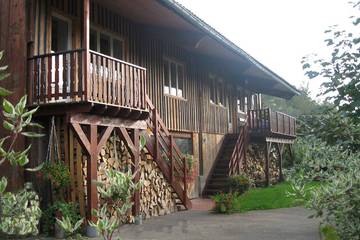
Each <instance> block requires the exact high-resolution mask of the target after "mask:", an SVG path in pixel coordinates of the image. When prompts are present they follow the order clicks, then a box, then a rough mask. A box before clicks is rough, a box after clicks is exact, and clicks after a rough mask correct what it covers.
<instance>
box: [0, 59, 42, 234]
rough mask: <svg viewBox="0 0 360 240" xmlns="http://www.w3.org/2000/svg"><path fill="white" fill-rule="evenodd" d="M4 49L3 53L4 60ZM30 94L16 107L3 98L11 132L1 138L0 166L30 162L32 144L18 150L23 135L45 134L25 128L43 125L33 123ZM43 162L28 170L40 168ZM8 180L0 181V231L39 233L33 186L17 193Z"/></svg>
mask: <svg viewBox="0 0 360 240" xmlns="http://www.w3.org/2000/svg"><path fill="white" fill-rule="evenodd" d="M2 57H3V52H0V60H1V59H2ZM6 70H7V66H3V67H0V81H1V80H4V79H5V78H7V77H8V76H10V74H9V73H7V72H6ZM10 94H11V91H9V90H7V89H5V88H3V87H0V97H6V96H8V95H10ZM26 99H27V97H26V96H23V97H22V98H21V99H20V101H19V102H18V103H17V104H16V105H15V106H14V105H13V104H12V103H11V102H9V101H8V100H6V99H3V101H2V116H3V118H2V119H3V124H2V126H3V128H4V129H5V130H7V131H8V132H9V134H8V136H6V137H4V138H0V167H1V165H2V164H3V163H5V161H8V162H9V163H10V164H11V165H12V166H20V167H23V166H25V165H26V164H27V163H28V162H29V159H28V156H27V155H28V152H29V150H30V147H31V145H29V146H28V147H26V149H25V150H21V151H17V150H15V149H14V147H15V145H16V142H17V140H18V139H19V136H21V135H23V136H25V137H41V136H42V134H38V133H35V132H32V131H25V130H24V129H26V128H28V127H37V128H42V126H41V125H39V124H37V123H34V122H32V117H33V114H34V113H35V112H36V111H37V108H35V109H32V110H29V111H28V110H27V108H26V103H27V102H26ZM41 167H42V165H39V166H37V167H35V168H32V169H26V170H28V171H38V170H40V169H41ZM6 186H7V179H6V178H5V177H2V178H1V180H0V203H1V204H0V232H2V233H3V234H6V235H29V234H30V235H36V234H37V233H38V229H37V227H38V223H39V219H40V216H41V210H40V208H39V197H38V196H37V194H36V193H35V192H34V191H32V190H31V189H29V188H25V189H23V190H21V191H19V192H17V193H10V192H5V189H6Z"/></svg>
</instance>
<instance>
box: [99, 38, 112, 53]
mask: <svg viewBox="0 0 360 240" xmlns="http://www.w3.org/2000/svg"><path fill="white" fill-rule="evenodd" d="M100 53H102V54H105V55H109V56H110V54H111V49H110V37H109V36H108V35H105V34H103V33H101V34H100Z"/></svg>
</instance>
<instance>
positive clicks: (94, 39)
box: [90, 30, 98, 51]
mask: <svg viewBox="0 0 360 240" xmlns="http://www.w3.org/2000/svg"><path fill="white" fill-rule="evenodd" d="M97 45H98V41H97V33H96V31H94V30H90V50H93V51H97Z"/></svg>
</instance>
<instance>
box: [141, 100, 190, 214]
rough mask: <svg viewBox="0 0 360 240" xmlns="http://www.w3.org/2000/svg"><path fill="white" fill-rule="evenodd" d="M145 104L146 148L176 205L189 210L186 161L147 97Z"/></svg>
mask: <svg viewBox="0 0 360 240" xmlns="http://www.w3.org/2000/svg"><path fill="white" fill-rule="evenodd" d="M146 103H147V105H148V108H149V110H150V116H149V119H148V120H147V126H148V132H147V134H144V136H145V138H146V148H147V150H148V152H149V154H150V155H151V157H152V158H153V159H154V161H155V162H156V163H157V165H158V166H159V168H160V170H161V171H162V173H163V174H164V176H165V178H166V180H167V181H168V183H169V184H170V185H171V186H172V188H173V191H174V192H173V194H174V195H175V196H176V197H177V205H178V206H180V205H182V206H184V207H185V208H186V209H191V201H190V199H189V198H188V196H187V175H188V167H187V162H186V159H185V157H184V156H183V154H182V153H181V151H180V150H179V148H178V146H177V145H176V143H175V141H174V138H173V136H172V135H171V134H170V132H169V130H168V129H167V127H166V126H165V124H164V122H163V121H162V119H161V118H160V114H159V113H158V111H157V110H156V108H155V106H154V105H153V103H152V102H151V100H150V98H149V97H148V96H147V95H146Z"/></svg>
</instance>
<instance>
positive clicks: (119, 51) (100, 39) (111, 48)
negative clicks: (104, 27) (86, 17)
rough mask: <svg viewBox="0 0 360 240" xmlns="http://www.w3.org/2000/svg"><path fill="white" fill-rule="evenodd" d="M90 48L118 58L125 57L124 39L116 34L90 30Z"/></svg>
mask: <svg viewBox="0 0 360 240" xmlns="http://www.w3.org/2000/svg"><path fill="white" fill-rule="evenodd" d="M90 49H91V50H93V51H96V52H99V53H101V54H105V55H108V56H111V57H114V58H117V59H123V57H124V56H123V49H124V41H123V40H122V39H121V38H119V37H117V36H115V35H114V34H111V33H108V32H105V31H101V30H98V29H91V30H90Z"/></svg>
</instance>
